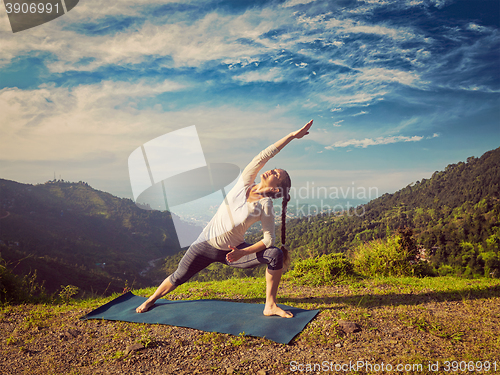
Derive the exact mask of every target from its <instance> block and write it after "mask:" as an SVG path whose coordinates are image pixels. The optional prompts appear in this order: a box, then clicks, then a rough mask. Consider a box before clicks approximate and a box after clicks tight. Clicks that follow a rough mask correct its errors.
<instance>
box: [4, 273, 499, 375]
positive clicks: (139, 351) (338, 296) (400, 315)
mask: <svg viewBox="0 0 500 375" xmlns="http://www.w3.org/2000/svg"><path fill="white" fill-rule="evenodd" d="M402 288H403V287H401V286H399V287H398V286H394V285H383V284H380V285H372V286H369V285H361V286H359V285H358V286H356V287H352V286H349V285H343V286H331V287H316V288H312V287H297V286H294V285H291V284H287V283H284V286H283V288H282V289H281V291H280V295H282V296H284V297H283V300H282V301H281V302H282V303H285V304H289V305H294V306H297V307H300V308H308V309H309V308H319V309H320V310H321V312H320V314H319V315H318V316H317V317H316V318H315V319H314V320H313V321H312V322H311V323H310V324H309V325H308V326H307V327H306V328H305V329H304V331H303V332H302V333H301V334H299V335H298V336H297V337H296V338H295V339H294V340H293V341H292V342H291V343H290V344H289V345H283V344H277V343H274V342H272V341H269V340H266V339H263V338H255V337H246V336H232V335H226V334H218V333H206V332H202V331H198V330H194V329H188V328H179V327H170V326H164V325H145V324H135V323H124V322H111V321H98V320H87V321H81V320H79V318H80V317H81V316H83V315H84V314H86V313H88V312H90V311H91V310H93V309H94V308H96V307H98V306H99V305H101V304H102V303H104V302H106V301H108V300H109V298H108V299H100V300H95V301H90V302H88V301H87V302H78V301H75V302H72V303H71V304H69V305H57V306H53V305H47V306H44V305H23V306H5V307H3V308H2V310H1V315H0V332H1V342H0V350H1V353H2V355H1V359H0V369H1V370H0V372H1V373H5V374H29V375H32V374H44V375H45V374H212V373H214V374H258V375H262V374H291V373H353V374H354V373H357V374H365V373H366V374H368V373H386V372H384V371H382V370H387V369H388V366H391V367H392V369H393V372H395V371H396V370H398V369H400V370H402V371H401V372H403V373H405V374H426V373H434V374H436V373H449V372H447V371H445V366H446V363H445V361H447V360H448V361H453V360H457V361H459V362H460V361H462V362H464V363H469V362H471V361H473V363H474V366H475V368H474V369H475V370H477V368H478V367H477V366H478V365H479V364H478V361H482V362H481V365H483V362H484V361H489V362H490V371H488V372H489V373H495V372H494V371H493V370H494V368H493V367H492V366H493V363H494V362H495V361H496V364H497V366H498V367H499V368H498V370H497V372H498V373H500V356H499V354H498V353H499V352H500V351H499V350H498V349H499V347H500V340H499V339H498V337H500V328H499V327H500V325H499V323H500V319H499V317H500V315H499V306H500V289H499V288H498V286H495V287H488V288H482V289H480V290H479V289H471V290H472V292H470V291H469V292H464V293H463V294H460V293H459V294H457V293H451V292H444V291H436V290H430V289H428V288H424V287H422V288H419V289H418V290H416V291H412V290H411V289H412V288H409V289H405V290H402ZM398 290H399V291H400V292H399V293H398ZM172 298H182V295H178V296H172ZM232 299H233V300H237V298H234V296H233V298H232ZM245 302H247V301H245ZM256 302H258V303H262V301H256ZM349 322H350V324H349ZM459 362H457V363H459ZM451 364H452V362H450V366H451ZM436 365H438V366H439V371H431V370H432V369H434V370H435V369H437V367H436ZM397 366H399V367H397ZM401 366H402V367H401ZM429 366H434V367H433V368H432V367H429ZM484 366H486V365H484ZM482 370H483V371H482V373H486V371H484V370H485V367H483V368H482ZM472 372H474V373H475V372H476V371H471V372H461V371H458V373H472ZM455 373H457V372H455Z"/></svg>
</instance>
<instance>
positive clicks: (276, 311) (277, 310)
mask: <svg viewBox="0 0 500 375" xmlns="http://www.w3.org/2000/svg"><path fill="white" fill-rule="evenodd" d="M264 315H265V316H272V315H278V316H281V317H282V318H293V314H292V313H291V312H290V311H285V310H283V309H282V308H281V307H279V306H277V305H274V306H271V307H269V308H268V307H267V306H266V307H265V308H264Z"/></svg>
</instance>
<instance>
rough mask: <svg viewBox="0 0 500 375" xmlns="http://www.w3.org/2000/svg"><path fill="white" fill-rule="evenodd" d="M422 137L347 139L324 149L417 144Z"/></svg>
mask: <svg viewBox="0 0 500 375" xmlns="http://www.w3.org/2000/svg"><path fill="white" fill-rule="evenodd" d="M423 138H424V137H421V136H417V135H414V136H412V137H405V136H402V135H398V136H391V137H378V138H375V139H373V138H365V139H349V140H347V141H337V142H335V143H334V144H332V145H331V146H327V147H325V148H326V149H328V150H333V149H335V148H342V147H350V146H354V147H362V148H367V147H368V146H376V145H387V144H390V143H398V142H418V141H421V140H422V139H423Z"/></svg>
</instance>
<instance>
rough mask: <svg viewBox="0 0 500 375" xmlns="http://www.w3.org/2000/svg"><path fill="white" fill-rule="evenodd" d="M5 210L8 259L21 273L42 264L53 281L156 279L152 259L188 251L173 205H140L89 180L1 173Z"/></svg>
mask: <svg viewBox="0 0 500 375" xmlns="http://www.w3.org/2000/svg"><path fill="white" fill-rule="evenodd" d="M0 210H1V212H0V217H3V218H2V219H0V252H1V256H2V258H3V259H4V260H5V261H7V262H9V264H10V265H11V266H12V267H13V266H16V267H15V269H14V272H17V273H20V274H26V273H27V272H30V270H31V272H33V271H34V270H35V269H37V275H38V279H39V280H40V281H43V280H45V281H46V283H45V285H46V286H48V287H49V288H50V287H51V286H53V287H54V288H57V287H59V286H60V285H61V284H62V283H68V284H73V285H78V286H79V287H80V288H81V289H88V290H90V289H93V290H94V291H95V290H96V289H99V290H100V289H104V288H105V287H106V285H107V284H108V283H109V282H110V281H111V280H121V282H120V284H121V285H122V288H123V284H124V280H128V281H129V282H130V283H132V282H133V281H134V280H135V282H136V285H149V284H151V282H152V281H151V280H150V279H149V278H144V277H141V276H140V272H141V270H143V269H145V268H146V267H148V261H150V260H152V259H157V258H161V257H164V256H166V255H169V254H175V253H176V252H178V251H179V250H180V248H179V245H178V241H177V237H176V235H175V230H174V227H173V224H172V220H171V218H170V214H169V213H168V212H159V211H147V210H142V209H139V208H138V207H137V206H136V205H135V204H134V202H133V201H132V200H130V199H121V198H117V197H114V196H112V195H111V194H108V193H105V192H102V191H98V190H95V189H93V188H91V187H90V186H88V185H87V184H86V183H83V182H80V183H69V182H64V181H49V182H47V183H45V184H40V185H28V184H20V183H17V182H14V181H8V180H0ZM27 257H28V258H27ZM20 259H23V261H21V262H20V263H19V260H20ZM18 263H19V264H18ZM92 275H93V276H92ZM96 284H97V285H99V287H96ZM112 284H113V283H112ZM114 284H116V283H114Z"/></svg>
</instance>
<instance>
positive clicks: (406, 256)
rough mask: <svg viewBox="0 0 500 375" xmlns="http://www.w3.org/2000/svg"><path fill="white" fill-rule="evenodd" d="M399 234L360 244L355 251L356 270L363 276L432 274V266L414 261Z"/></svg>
mask: <svg viewBox="0 0 500 375" xmlns="http://www.w3.org/2000/svg"><path fill="white" fill-rule="evenodd" d="M413 259H414V258H413V254H411V253H409V252H408V251H407V250H406V249H404V248H403V246H402V242H401V238H400V236H399V235H397V236H392V237H388V238H387V239H385V240H373V241H370V242H367V243H363V244H360V245H358V246H357V247H356V249H355V251H354V259H353V263H354V270H355V271H356V272H358V273H360V274H361V275H363V276H367V277H376V276H431V275H433V270H432V268H431V267H430V266H429V265H427V264H424V263H423V262H414V261H413Z"/></svg>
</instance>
